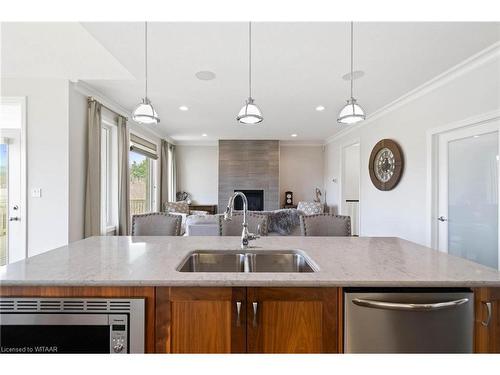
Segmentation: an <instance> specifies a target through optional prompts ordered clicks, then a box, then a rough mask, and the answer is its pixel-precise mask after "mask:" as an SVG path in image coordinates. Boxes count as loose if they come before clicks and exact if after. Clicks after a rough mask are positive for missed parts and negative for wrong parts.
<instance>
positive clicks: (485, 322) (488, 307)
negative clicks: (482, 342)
mask: <svg viewBox="0 0 500 375" xmlns="http://www.w3.org/2000/svg"><path fill="white" fill-rule="evenodd" d="M482 304H483V305H485V306H486V311H487V314H488V315H486V320H483V321H482V322H481V325H483V326H484V327H488V326H489V325H490V321H491V302H482Z"/></svg>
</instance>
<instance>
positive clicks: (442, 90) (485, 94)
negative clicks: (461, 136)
mask: <svg viewBox="0 0 500 375" xmlns="http://www.w3.org/2000/svg"><path fill="white" fill-rule="evenodd" d="M499 66H500V58H499V57H498V56H497V57H496V58H495V59H493V60H489V61H488V62H486V63H484V64H482V65H480V66H477V67H475V68H473V69H472V68H471V69H466V70H465V72H464V73H463V74H461V75H459V76H458V77H455V78H454V79H452V80H451V81H449V82H447V83H446V84H444V85H443V86H441V87H438V88H436V89H435V90H433V91H430V92H428V93H427V94H425V95H423V96H420V97H418V98H417V99H415V100H413V101H410V102H408V103H407V104H405V105H403V106H401V107H399V108H397V109H395V110H393V111H389V112H387V113H386V114H385V115H383V116H382V117H379V118H377V119H375V120H373V121H369V122H367V123H366V124H365V125H363V126H362V127H361V128H358V129H356V130H354V131H352V132H351V133H349V134H346V135H345V136H343V137H341V138H338V139H335V140H334V141H332V142H331V143H329V144H328V146H327V150H326V164H325V187H326V189H327V198H328V204H329V205H331V206H334V207H337V206H338V204H339V186H340V183H341V181H340V163H341V158H340V152H341V148H342V147H343V145H347V144H349V143H351V142H353V140H355V139H357V138H359V140H360V147H361V193H360V203H361V209H360V211H361V213H360V215H361V223H360V231H361V235H363V236H398V237H402V238H405V239H408V240H410V241H414V242H417V243H421V244H427V236H426V230H427V227H426V220H427V217H426V185H427V180H426V168H427V160H426V146H427V145H426V130H428V129H431V128H434V127H437V126H441V125H444V124H449V123H453V122H456V121H459V120H462V119H466V118H468V117H472V116H475V115H478V114H482V113H486V112H489V111H492V110H495V109H498V108H499V107H500V104H499V103H500V74H499V72H500V71H499ZM359 100H360V102H361V103H362V97H360V98H359ZM383 138H391V139H394V140H395V141H396V142H398V143H399V144H400V146H401V148H402V151H403V155H404V159H405V169H404V172H403V176H402V178H401V181H400V183H399V185H398V186H397V187H396V188H395V189H393V190H391V191H379V190H377V189H376V188H375V187H374V186H373V184H372V183H371V181H370V177H369V174H368V159H369V156H370V152H371V150H372V148H373V146H374V145H375V144H376V143H377V142H378V141H379V140H380V139H383ZM333 178H335V179H337V182H336V183H334V182H332V179H333Z"/></svg>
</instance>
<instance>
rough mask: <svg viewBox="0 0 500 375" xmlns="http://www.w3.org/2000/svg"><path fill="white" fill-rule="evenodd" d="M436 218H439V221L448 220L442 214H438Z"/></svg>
mask: <svg viewBox="0 0 500 375" xmlns="http://www.w3.org/2000/svg"><path fill="white" fill-rule="evenodd" d="M438 220H439V221H441V222H443V221H448V219H447V218H445V217H444V216H439V217H438Z"/></svg>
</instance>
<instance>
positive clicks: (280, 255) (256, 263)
mask: <svg viewBox="0 0 500 375" xmlns="http://www.w3.org/2000/svg"><path fill="white" fill-rule="evenodd" d="M177 271H179V272H239V273H249V272H293V273H296V272H316V271H317V269H316V267H315V266H314V264H313V262H312V261H311V259H310V258H309V257H308V256H307V255H306V254H305V253H303V252H302V251H299V250H265V251H263V250H239V251H238V250H217V251H211V250H197V251H193V252H192V253H190V254H189V255H188V256H187V257H186V259H184V260H183V261H182V263H181V264H180V265H179V267H177Z"/></svg>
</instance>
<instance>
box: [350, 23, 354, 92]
mask: <svg viewBox="0 0 500 375" xmlns="http://www.w3.org/2000/svg"><path fill="white" fill-rule="evenodd" d="M353 24H354V22H352V21H351V99H352V98H353V96H352V91H353V90H352V85H353V80H354V77H353V76H352V72H353V44H354V43H353V40H354V38H353Z"/></svg>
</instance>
